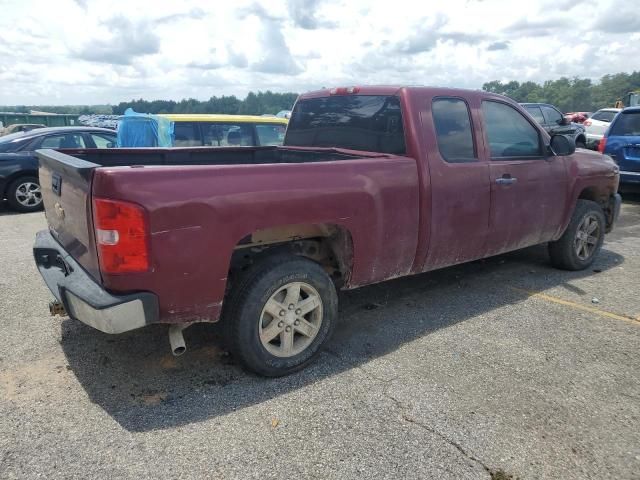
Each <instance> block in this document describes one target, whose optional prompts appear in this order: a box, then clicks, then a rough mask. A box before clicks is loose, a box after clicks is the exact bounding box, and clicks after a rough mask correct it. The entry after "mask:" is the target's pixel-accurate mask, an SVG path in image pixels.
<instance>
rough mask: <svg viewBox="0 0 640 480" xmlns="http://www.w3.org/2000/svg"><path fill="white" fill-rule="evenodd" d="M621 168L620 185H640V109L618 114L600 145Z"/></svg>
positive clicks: (629, 109) (601, 149)
mask: <svg viewBox="0 0 640 480" xmlns="http://www.w3.org/2000/svg"><path fill="white" fill-rule="evenodd" d="M598 151H600V152H601V153H604V154H605V155H609V156H610V157H611V158H612V159H613V160H614V161H615V162H616V163H617V164H618V167H619V168H620V183H626V184H633V185H640V107H627V108H625V109H623V110H621V111H619V112H618V113H616V115H615V117H614V118H613V120H611V122H610V125H609V127H608V129H607V130H606V132H605V133H604V136H603V137H602V139H601V140H600V142H599V144H598Z"/></svg>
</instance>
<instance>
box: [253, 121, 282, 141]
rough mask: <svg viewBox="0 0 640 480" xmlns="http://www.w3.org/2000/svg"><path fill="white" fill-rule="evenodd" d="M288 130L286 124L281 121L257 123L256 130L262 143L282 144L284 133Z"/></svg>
mask: <svg viewBox="0 0 640 480" xmlns="http://www.w3.org/2000/svg"><path fill="white" fill-rule="evenodd" d="M286 130H287V128H286V126H285V125H282V124H279V123H272V124H262V125H260V124H257V125H256V132H257V134H258V142H259V143H260V145H263V146H264V145H282V142H283V141H284V133H285V131H286Z"/></svg>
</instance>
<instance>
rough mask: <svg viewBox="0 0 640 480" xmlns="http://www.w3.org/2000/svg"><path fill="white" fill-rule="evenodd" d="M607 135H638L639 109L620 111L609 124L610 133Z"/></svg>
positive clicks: (639, 127)
mask: <svg viewBox="0 0 640 480" xmlns="http://www.w3.org/2000/svg"><path fill="white" fill-rule="evenodd" d="M609 135H619V136H624V137H628V136H633V137H638V136H640V111H638V112H622V113H621V114H620V115H619V116H618V118H617V119H616V121H615V123H614V124H613V125H612V126H611V133H610V134H609Z"/></svg>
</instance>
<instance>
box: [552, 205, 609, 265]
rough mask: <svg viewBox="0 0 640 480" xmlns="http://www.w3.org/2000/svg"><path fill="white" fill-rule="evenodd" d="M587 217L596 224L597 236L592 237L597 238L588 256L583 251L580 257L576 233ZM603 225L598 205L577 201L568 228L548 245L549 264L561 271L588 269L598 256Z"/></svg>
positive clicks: (603, 231)
mask: <svg viewBox="0 0 640 480" xmlns="http://www.w3.org/2000/svg"><path fill="white" fill-rule="evenodd" d="M587 217H590V218H591V219H593V220H594V221H596V222H597V234H596V235H593V237H595V238H597V242H595V243H594V244H593V249H592V251H591V252H590V253H589V254H588V255H587V251H586V250H584V251H583V255H582V256H580V254H579V252H578V245H577V242H579V240H578V231H579V229H580V228H581V226H582V225H583V222H585V219H586V218H587ZM605 225H606V221H605V217H604V213H603V212H602V208H601V207H600V205H598V204H597V203H596V202H592V201H591V200H578V202H577V203H576V208H575V210H574V212H573V215H572V217H571V221H570V222H569V226H568V227H567V229H566V230H565V232H564V234H563V235H562V237H560V239H559V240H557V241H555V242H550V243H549V256H550V257H551V264H552V265H553V266H554V267H556V268H561V269H563V270H584V269H585V268H588V267H589V266H590V265H591V264H592V263H593V261H594V259H595V258H596V256H597V255H598V252H599V251H600V248H602V243H603V242H604V233H605ZM583 257H584V258H583Z"/></svg>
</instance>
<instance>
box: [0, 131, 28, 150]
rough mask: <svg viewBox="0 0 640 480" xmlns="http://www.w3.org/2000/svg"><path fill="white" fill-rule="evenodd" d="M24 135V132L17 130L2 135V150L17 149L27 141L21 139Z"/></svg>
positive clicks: (0, 145)
mask: <svg viewBox="0 0 640 480" xmlns="http://www.w3.org/2000/svg"><path fill="white" fill-rule="evenodd" d="M24 136H25V134H24V132H17V133H11V134H9V135H5V136H3V137H0V152H2V153H8V152H15V151H17V150H18V149H20V148H21V147H22V146H24V144H25V142H21V141H20V140H21V139H22V138H23V137H24Z"/></svg>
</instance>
